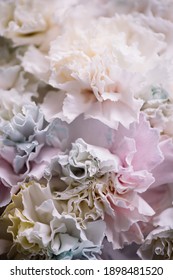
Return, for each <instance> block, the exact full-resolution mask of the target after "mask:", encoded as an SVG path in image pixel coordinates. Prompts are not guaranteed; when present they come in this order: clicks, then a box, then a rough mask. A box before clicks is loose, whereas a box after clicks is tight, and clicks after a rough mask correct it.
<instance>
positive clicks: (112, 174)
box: [45, 115, 163, 249]
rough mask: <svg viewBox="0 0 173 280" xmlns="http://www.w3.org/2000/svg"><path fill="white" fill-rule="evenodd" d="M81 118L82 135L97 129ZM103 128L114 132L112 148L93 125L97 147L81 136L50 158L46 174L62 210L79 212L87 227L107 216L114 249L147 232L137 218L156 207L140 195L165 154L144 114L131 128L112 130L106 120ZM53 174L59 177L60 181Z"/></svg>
mask: <svg viewBox="0 0 173 280" xmlns="http://www.w3.org/2000/svg"><path fill="white" fill-rule="evenodd" d="M79 123H80V122H79ZM79 123H78V122H76V125H77V127H78V129H79V127H80V126H83V127H85V132H84V130H83V131H82V129H81V130H80V131H79V132H78V134H80V133H81V135H82V134H83V135H82V136H83V137H84V135H85V134H86V136H88V134H90V132H89V128H90V129H93V128H92V127H90V126H89V123H90V122H89V123H88V121H85V125H83V124H82V121H81V123H80V126H79ZM98 125H99V124H98ZM74 128H75V125H74V126H73V129H74ZM104 129H105V130H106V129H107V132H106V131H104ZM102 130H103V131H104V137H106V134H107V133H108V131H109V134H110V135H111V134H112V139H110V138H109V141H110V143H109V150H108V149H105V148H103V147H100V146H96V143H97V138H96V137H95V136H96V135H95V133H97V132H95V131H94V130H92V131H93V133H92V137H91V138H92V141H93V140H94V141H95V145H94V146H93V145H89V144H87V143H86V142H84V140H82V139H77V140H76V141H75V142H74V143H73V144H72V148H71V150H70V151H69V153H68V154H65V155H59V156H58V157H54V158H53V159H52V162H51V165H50V167H49V168H48V169H46V173H45V176H46V177H47V178H48V179H49V184H50V187H51V188H52V191H53V192H54V195H55V198H56V199H57V200H58V203H59V205H60V207H61V208H62V210H63V213H64V214H70V215H72V216H73V217H75V218H76V219H77V220H78V222H79V223H80V224H81V226H82V227H83V228H85V224H86V222H87V221H89V220H91V219H92V220H98V219H102V220H104V221H105V223H106V236H107V238H108V240H109V241H110V242H112V245H113V248H116V249H117V248H122V247H123V246H124V244H126V243H127V244H129V243H131V242H133V241H135V242H137V243H141V242H142V240H143V235H142V232H141V230H140V227H139V225H138V222H139V221H143V222H147V221H148V220H149V216H152V215H153V214H154V211H153V210H152V208H151V207H150V206H149V204H148V203H147V202H146V201H145V200H143V199H142V197H141V195H140V194H141V193H143V192H145V191H146V190H147V189H148V188H149V187H150V185H151V184H152V183H153V182H154V177H153V176H152V172H151V170H152V168H153V167H154V166H157V165H158V164H159V162H161V161H162V160H163V158H162V155H161V152H160V151H159V149H158V141H159V135H158V133H157V131H156V130H155V129H152V128H150V126H149V123H148V122H147V121H146V120H145V118H144V116H143V115H141V117H140V122H139V124H135V125H131V126H130V131H129V130H126V129H124V128H123V127H121V128H119V129H118V130H117V131H116V130H114V131H112V132H110V129H109V128H108V127H107V128H106V126H105V128H104V125H103V129H102ZM144 131H145V137H144ZM75 132H76V131H75ZM75 135H76V134H75ZM131 137H133V138H131ZM84 139H85V137H84ZM151 139H153V141H151ZM102 140H103V142H104V139H103V138H102ZM107 140H108V139H107ZM94 141H93V142H94ZM143 141H145V146H144V145H143V144H142V143H143ZM147 143H148V144H149V143H150V144H149V145H151V143H155V144H154V146H152V147H151V146H150V150H151V153H150V156H149V157H148V153H146V152H144V150H142V147H143V149H145V148H144V147H146V144H147ZM147 147H148V148H149V146H148V145H147ZM141 159H143V160H142V161H141ZM55 174H57V176H58V178H59V179H57V182H56V180H55ZM60 179H61V180H62V181H63V182H64V184H65V185H66V187H65V185H63V184H62V182H61V180H60ZM114 225H116V226H114Z"/></svg>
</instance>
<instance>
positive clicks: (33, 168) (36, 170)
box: [0, 103, 68, 206]
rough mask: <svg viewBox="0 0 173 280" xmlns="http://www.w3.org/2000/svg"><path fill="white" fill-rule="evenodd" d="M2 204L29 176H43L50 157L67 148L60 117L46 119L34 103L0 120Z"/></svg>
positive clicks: (7, 200)
mask: <svg viewBox="0 0 173 280" xmlns="http://www.w3.org/2000/svg"><path fill="white" fill-rule="evenodd" d="M0 130H1V134H2V135H1V142H0V144H1V146H0V162H1V167H0V178H1V188H0V194H1V200H0V206H4V205H6V204H7V203H8V202H9V201H10V199H11V195H12V194H13V193H15V192H16V191H17V189H18V187H17V183H18V182H21V181H23V180H26V178H28V177H30V178H31V177H32V178H37V179H41V177H42V175H43V173H44V168H45V167H46V166H47V164H48V163H49V162H50V160H51V158H52V157H53V156H55V155H57V154H58V153H59V152H60V151H61V150H63V149H64V145H65V143H66V138H67V136H68V131H67V128H66V127H65V126H64V124H62V123H61V121H59V120H54V121H53V122H52V123H51V124H49V123H47V122H46V121H45V119H44V115H43V114H42V112H41V111H40V110H39V108H38V107H37V106H36V105H35V104H34V103H32V104H28V105H25V106H24V107H23V108H22V112H21V113H18V114H16V115H15V116H13V117H12V119H11V120H10V121H8V120H6V121H5V120H4V121H3V122H1V127H0Z"/></svg>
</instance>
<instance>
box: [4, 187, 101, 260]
mask: <svg viewBox="0 0 173 280" xmlns="http://www.w3.org/2000/svg"><path fill="white" fill-rule="evenodd" d="M3 218H4V219H5V218H6V219H7V218H9V221H11V222H12V225H10V223H9V226H8V230H7V231H8V232H9V233H11V234H12V237H13V242H14V245H16V250H17V252H21V253H22V254H23V255H31V256H34V255H35V256H37V255H40V254H41V255H42V254H46V255H47V258H54V257H55V258H64V254H66V255H67V257H68V254H69V258H72V257H74V258H75V257H78V256H80V257H82V254H83V253H85V251H87V247H89V248H90V251H91V252H92V251H93V252H94V251H95V250H96V248H97V247H98V248H99V246H100V245H101V242H102V238H103V236H104V234H103V231H104V223H103V222H101V221H100V222H99V221H98V222H96V223H93V224H92V226H91V225H90V223H89V224H88V228H87V229H86V231H84V230H82V229H81V228H80V227H79V225H78V223H77V221H76V220H75V219H74V218H73V217H71V216H69V215H61V213H60V211H59V206H58V203H57V202H56V201H55V200H53V198H52V195H51V193H50V190H49V188H48V187H45V186H43V185H40V184H38V183H36V182H30V183H29V184H24V185H22V189H21V191H20V192H19V193H18V194H17V195H14V196H13V201H12V203H11V204H10V205H9V206H8V207H7V208H6V210H5V212H4V214H3ZM94 225H95V226H96V227H97V228H98V231H95V226H94ZM93 230H94V232H95V234H94V235H95V236H94V235H93ZM12 251H14V249H12ZM96 251H98V252H99V250H96ZM17 252H16V254H17ZM70 252H71V253H70ZM12 253H13V252H11V254H12ZM86 254H87V253H86Z"/></svg>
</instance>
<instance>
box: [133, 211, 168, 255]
mask: <svg viewBox="0 0 173 280" xmlns="http://www.w3.org/2000/svg"><path fill="white" fill-rule="evenodd" d="M172 215H173V208H167V209H166V210H164V211H163V212H162V213H161V214H160V215H158V216H156V217H155V218H154V222H153V223H154V225H155V226H158V227H157V228H156V229H154V230H153V231H151V232H150V233H149V235H148V236H147V237H146V239H145V241H144V243H143V244H142V246H141V247H140V248H139V250H138V255H139V256H140V257H141V258H142V259H162V260H163V259H165V260H173V223H172Z"/></svg>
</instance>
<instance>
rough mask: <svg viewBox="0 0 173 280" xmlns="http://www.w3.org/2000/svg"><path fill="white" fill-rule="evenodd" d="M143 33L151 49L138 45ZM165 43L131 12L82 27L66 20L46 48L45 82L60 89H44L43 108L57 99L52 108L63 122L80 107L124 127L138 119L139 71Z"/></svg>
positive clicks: (143, 70) (154, 59) (155, 57)
mask: <svg viewBox="0 0 173 280" xmlns="http://www.w3.org/2000/svg"><path fill="white" fill-rule="evenodd" d="M112 28H113V29H114V31H112ZM105 34H107V36H105ZM115 34H116V35H115ZM130 34H131V35H130ZM144 37H147V38H148V42H149V43H150V44H151V45H150V47H149V49H150V50H152V52H153V53H151V52H150V53H149V52H148V48H147V49H146V48H144V47H143V46H144V45H143V44H142V40H143V38H144ZM149 38H150V39H149ZM164 46H165V45H164V42H162V40H161V37H160V35H158V34H156V33H154V32H152V31H151V30H149V29H147V28H144V27H142V26H140V27H139V25H138V26H136V24H135V21H134V19H133V18H132V17H130V16H122V17H120V16H118V15H117V16H115V17H113V18H99V19H98V20H97V24H96V22H91V24H90V26H89V27H86V25H85V24H84V26H83V28H82V30H81V29H80V28H79V26H78V25H74V26H72V27H71V26H70V25H67V26H66V28H65V31H64V33H63V35H62V36H59V37H57V39H56V40H55V41H53V42H52V43H51V48H50V52H49V59H50V70H51V76H50V79H49V83H50V84H51V85H53V86H54V87H56V88H60V89H61V90H62V91H61V92H60V93H59V94H58V92H57V93H56V95H55V94H54V95H52V94H48V96H47V97H46V98H45V101H44V103H43V110H46V107H47V106H50V104H52V103H53V102H55V100H56V102H57V103H59V104H61V107H60V106H58V109H59V111H58V110H57V112H56V113H57V114H59V117H61V119H62V120H65V121H67V122H71V121H72V120H74V119H75V118H76V117H77V116H78V115H80V114H81V113H85V116H86V117H87V118H95V119H99V120H100V121H102V122H103V123H105V124H107V125H109V126H110V127H113V128H115V127H117V126H118V124H119V123H121V124H123V125H124V126H125V127H128V126H129V124H130V123H132V122H133V121H136V120H137V119H138V116H139V110H140V108H141V106H142V101H141V100H139V99H138V97H137V96H138V93H139V92H140V90H141V88H140V87H139V83H140V84H141V86H142V82H141V79H142V76H141V73H142V74H144V73H146V72H147V71H148V70H150V69H152V68H153V67H154V66H155V64H156V62H157V60H158V59H159V56H158V54H159V53H160V52H161V50H162V49H163V48H164ZM144 61H145V63H144ZM124 79H126V83H124ZM135 97H137V98H135ZM71 112H72V113H71ZM121 112H123V114H122V113H121ZM53 117H54V115H53V114H50V115H47V119H51V118H53Z"/></svg>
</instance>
